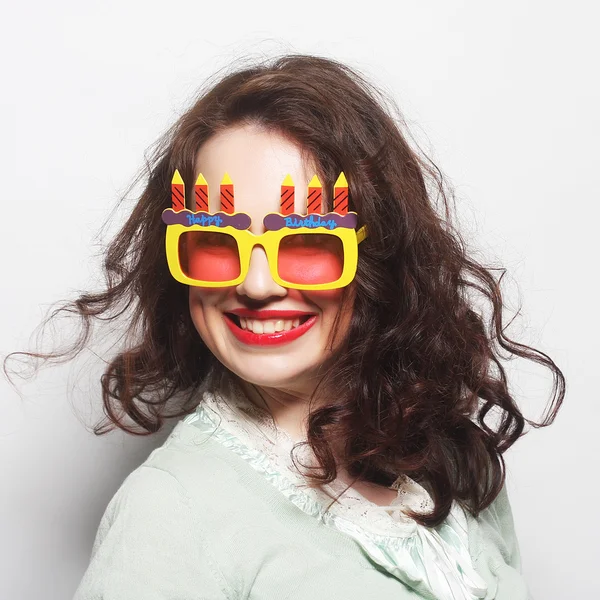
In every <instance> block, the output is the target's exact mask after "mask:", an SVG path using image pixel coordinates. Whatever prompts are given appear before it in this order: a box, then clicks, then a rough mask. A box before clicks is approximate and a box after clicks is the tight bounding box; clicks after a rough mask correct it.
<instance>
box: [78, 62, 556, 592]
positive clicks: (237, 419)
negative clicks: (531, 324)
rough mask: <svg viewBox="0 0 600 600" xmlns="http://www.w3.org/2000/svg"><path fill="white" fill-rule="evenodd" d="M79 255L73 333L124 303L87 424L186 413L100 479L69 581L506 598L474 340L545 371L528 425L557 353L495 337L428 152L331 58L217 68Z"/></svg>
mask: <svg viewBox="0 0 600 600" xmlns="http://www.w3.org/2000/svg"><path fill="white" fill-rule="evenodd" d="M314 175H316V176H317V177H313V176H314ZM288 176H289V177H288ZM346 181H347V185H348V187H347V188H346ZM346 191H347V192H348V193H349V206H348V205H347V203H346V201H345V198H346ZM436 198H439V199H440V201H441V204H442V208H443V212H444V217H442V216H440V215H439V214H438V213H437V211H436V207H435V200H436ZM307 214H310V217H311V218H310V219H309V218H308V216H307ZM202 215H204V220H202V218H201V217H202ZM274 215H275V216H274ZM311 219H313V220H311ZM315 223H317V225H315ZM263 234H264V235H263ZM256 236H262V237H256ZM165 237H166V240H167V242H166V245H165ZM165 248H166V252H165ZM105 266H106V273H107V284H108V285H107V289H106V291H105V292H103V293H101V294H92V295H86V296H83V297H81V298H80V299H79V300H78V302H77V303H76V310H77V311H78V312H79V314H80V315H81V317H82V318H83V323H84V327H83V329H82V338H81V340H79V342H81V343H83V342H85V339H86V336H87V334H88V332H89V325H90V323H91V320H92V319H93V318H95V317H103V318H116V317H117V316H119V315H120V314H122V312H123V310H126V309H128V310H132V320H131V324H130V326H129V334H130V337H129V338H128V339H129V340H130V344H129V346H128V347H127V348H125V349H123V351H122V352H121V353H119V354H118V355H117V356H116V357H115V358H114V360H113V361H112V362H111V363H110V364H109V366H108V368H107V370H106V373H105V375H104V377H103V380H102V386H103V396H104V404H105V408H106V411H107V415H108V423H105V424H102V425H101V426H99V427H98V428H97V433H99V434H101V433H105V432H107V431H108V430H110V429H111V428H114V427H115V426H117V427H120V428H122V429H124V430H126V431H130V432H132V433H147V434H150V433H153V432H156V431H157V430H159V429H160V428H161V427H162V425H163V423H164V420H165V419H166V418H169V417H181V416H183V415H187V416H185V417H184V418H183V419H182V420H181V421H179V422H178V423H177V425H176V427H175V429H174V430H173V432H172V433H171V435H170V436H169V438H168V439H167V441H166V442H165V444H164V445H163V446H162V447H160V448H158V449H157V450H155V451H154V452H152V454H151V455H150V456H149V458H148V459H147V460H146V461H145V463H144V464H143V465H142V466H141V467H139V468H138V469H136V470H135V471H134V472H133V473H132V474H131V475H130V476H129V477H128V478H127V479H126V480H125V482H124V483H123V485H122V486H121V488H120V489H119V490H118V492H117V493H116V495H115V496H114V498H113V499H112V501H111V502H110V504H109V506H108V508H107V510H106V512H105V514H104V517H103V519H102V521H101V523H100V527H99V530H98V534H97V536H96V540H95V543H94V547H93V550H92V557H91V562H90V566H89V568H88V570H87V572H86V573H85V575H84V577H83V579H82V581H81V584H80V586H79V588H78V590H77V593H76V595H75V598H76V600H91V599H92V598H103V599H104V600H117V599H125V598H127V599H128V600H131V599H134V598H139V599H140V600H141V599H142V598H143V599H144V600H148V599H175V598H178V599H182V600H184V599H188V598H189V599H190V600H191V599H192V598H194V599H199V598H210V599H219V598H223V599H224V598H249V599H269V598H275V597H277V598H289V599H300V598H302V599H305V598H314V599H317V598H318V599H320V598H323V599H325V598H327V599H328V600H331V599H334V598H340V599H341V598H344V599H349V598H357V599H358V598H361V599H363V598H377V599H384V598H390V599H394V600H400V599H404V598H406V599H408V598H430V599H443V600H446V599H448V600H450V599H452V600H458V599H460V600H463V599H464V600H466V599H474V598H497V599H499V600H502V599H506V600H509V599H510V600H518V599H524V598H527V597H528V592H527V587H526V584H525V582H524V580H523V577H522V575H521V570H520V557H519V550H518V544H517V540H516V536H515V532H514V528H513V522H512V517H511V511H510V505H509V502H508V498H507V495H506V489H505V486H504V462H503V458H502V454H503V453H504V452H505V451H506V450H507V449H508V448H509V447H510V446H511V445H512V444H513V443H514V442H515V441H516V440H517V439H518V438H519V437H520V435H521V434H522V433H523V430H524V425H525V422H526V419H525V418H524V417H523V415H522V414H521V412H520V411H519V409H518V407H517V406H516V404H515V402H514V401H513V399H512V397H511V395H510V393H509V391H508V384H507V380H506V377H505V372H504V370H503V368H502V366H501V363H500V361H499V352H498V351H499V348H502V349H504V350H505V351H506V352H507V353H510V354H513V355H516V356H520V357H523V358H527V359H530V360H534V361H536V362H538V363H540V364H542V365H544V366H546V367H548V368H549V369H550V370H551V372H552V374H553V377H554V389H553V398H552V403H551V406H550V410H549V413H548V417H547V418H546V420H545V421H544V422H543V423H541V424H534V425H536V426H540V425H547V424H550V423H551V422H552V421H553V419H554V417H555V415H556V412H557V410H558V408H559V407H560V403H561V402H562V399H563V396H564V379H563V375H562V373H561V371H560V370H559V369H558V367H557V366H556V365H555V364H554V363H553V361H552V360H551V359H550V358H548V357H547V356H546V355H544V354H542V353H541V352H539V351H537V350H534V349H532V348H529V347H527V346H524V345H520V344H518V343H517V342H514V341H512V340H510V339H509V338H507V337H506V336H505V335H504V332H503V327H504V326H503V321H502V308H503V305H502V298H501V294H500V290H499V285H498V282H497V281H496V280H495V278H494V277H493V276H492V274H491V273H490V271H489V270H487V269H486V268H484V267H483V266H481V265H479V264H478V263H477V262H475V261H474V260H473V259H471V258H469V257H468V255H467V253H466V250H465V248H464V244H463V242H462V240H461V238H460V235H459V234H458V232H456V231H455V230H454V229H453V228H452V226H451V224H450V212H449V208H448V203H447V200H446V196H445V192H444V186H443V185H442V182H441V180H440V179H439V177H438V176H437V175H436V170H435V167H434V166H433V165H430V164H428V163H427V162H426V161H425V160H423V159H420V158H419V157H418V156H417V154H416V153H415V152H414V151H413V150H411V149H410V147H409V145H408V144H407V142H406V140H405V139H404V137H403V135H402V133H401V131H400V129H399V127H398V125H397V123H396V121H395V120H394V119H393V118H392V116H390V114H388V112H386V110H385V109H384V107H383V103H382V102H381V100H380V99H379V97H378V94H377V92H376V91H375V90H373V89H372V88H370V87H369V86H368V84H367V83H365V82H364V81H363V80H362V79H361V78H360V77H359V76H358V75H357V74H355V73H353V72H352V71H351V70H349V69H348V68H346V67H344V66H342V65H340V64H338V63H335V62H333V61H329V60H326V59H321V58H314V57H306V56H291V57H283V58H280V59H278V60H276V61H274V62H273V63H271V64H267V65H259V66H255V67H253V68H249V69H246V70H241V71H238V72H235V73H233V74H231V75H227V76H225V77H224V78H223V79H221V80H220V81H219V82H218V83H217V84H216V85H214V86H213V87H212V88H210V89H209V90H207V91H206V92H205V93H203V94H202V95H201V97H200V98H199V99H198V100H197V102H196V103H195V104H194V106H193V107H192V108H191V109H190V110H189V111H188V112H187V113H186V114H184V115H183V116H182V117H181V119H180V120H179V121H178V123H177V124H176V125H175V126H174V127H173V129H172V130H171V131H170V132H169V133H168V134H167V136H166V137H165V139H164V141H163V144H162V145H160V147H159V148H158V150H157V151H156V153H155V156H154V157H153V159H152V160H151V163H150V168H149V173H148V181H147V185H146V188H145V190H144V192H143V194H142V196H141V198H140V200H139V202H138V203H137V205H136V207H135V209H134V210H133V213H132V214H131V216H130V218H129V219H128V221H127V222H126V224H125V225H124V227H123V229H122V230H121V232H120V233H119V234H118V235H117V237H116V238H115V240H114V242H113V244H112V245H111V247H110V248H109V251H108V255H107V259H106V263H105ZM474 293H479V295H480V297H482V298H483V299H484V300H486V301H489V302H490V303H491V308H492V319H491V321H490V324H489V327H486V325H485V319H484V316H482V315H481V314H479V313H478V311H477V310H476V309H475V301H476V298H475V297H474Z"/></svg>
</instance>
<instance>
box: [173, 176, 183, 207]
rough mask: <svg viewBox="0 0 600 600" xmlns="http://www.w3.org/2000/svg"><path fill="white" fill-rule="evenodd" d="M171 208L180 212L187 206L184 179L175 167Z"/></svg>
mask: <svg viewBox="0 0 600 600" xmlns="http://www.w3.org/2000/svg"><path fill="white" fill-rule="evenodd" d="M171 208H172V209H173V210H174V211H175V212H179V211H180V210H183V209H184V208H185V192H184V189H183V179H181V175H180V174H179V171H178V170H177V169H175V173H174V174H173V179H171Z"/></svg>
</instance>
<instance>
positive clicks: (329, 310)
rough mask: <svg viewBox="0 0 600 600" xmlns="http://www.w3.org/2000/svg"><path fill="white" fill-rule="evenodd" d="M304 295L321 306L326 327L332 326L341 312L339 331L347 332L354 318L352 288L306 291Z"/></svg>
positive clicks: (340, 332) (314, 303)
mask: <svg viewBox="0 0 600 600" xmlns="http://www.w3.org/2000/svg"><path fill="white" fill-rule="evenodd" d="M303 295H304V297H305V298H306V300H307V301H308V302H309V303H310V304H313V305H316V306H318V307H319V309H320V311H321V314H322V318H323V324H324V326H325V327H332V326H333V323H334V321H335V319H336V316H337V315H338V313H340V312H341V314H340V319H339V322H338V332H339V334H342V335H343V334H344V333H345V332H346V330H347V329H348V325H349V323H350V319H351V318H352V308H353V304H354V302H353V298H354V293H353V290H352V289H349V290H344V289H343V288H339V289H335V290H315V291H310V292H308V291H305V292H304V293H303ZM345 296H346V297H345Z"/></svg>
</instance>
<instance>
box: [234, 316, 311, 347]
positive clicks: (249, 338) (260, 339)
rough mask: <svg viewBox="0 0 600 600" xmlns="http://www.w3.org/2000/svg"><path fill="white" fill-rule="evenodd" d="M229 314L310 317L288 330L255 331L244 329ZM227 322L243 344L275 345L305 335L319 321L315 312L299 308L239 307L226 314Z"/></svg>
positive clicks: (289, 317) (261, 317) (286, 317)
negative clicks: (265, 308) (257, 308)
mask: <svg viewBox="0 0 600 600" xmlns="http://www.w3.org/2000/svg"><path fill="white" fill-rule="evenodd" d="M229 315H236V316H237V317H244V318H247V319H261V320H267V319H268V320H275V319H298V318H303V317H307V316H308V319H307V320H306V321H305V322H304V323H301V324H300V325H298V327H294V328H292V329H290V330H288V331H276V332H275V333H254V332H253V331H249V330H247V329H242V328H241V327H240V326H239V325H238V324H237V322H236V321H235V320H234V319H233V318H232V317H231V316H229ZM224 318H225V323H227V326H228V327H229V330H230V331H231V332H232V333H233V335H234V336H235V337H236V338H237V339H238V340H239V341H240V342H242V343H243V344H247V345H249V346H274V345H276V344H287V343H289V342H292V341H294V340H296V339H298V338H299V337H300V336H301V335H304V334H305V333H306V332H307V331H308V330H309V329H310V328H311V327H312V326H313V325H314V324H315V323H316V321H317V315H315V314H314V313H308V312H303V311H299V310H250V309H247V308H237V309H235V310H231V311H228V312H227V313H225V314H224Z"/></svg>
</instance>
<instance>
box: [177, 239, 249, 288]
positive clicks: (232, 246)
mask: <svg viewBox="0 0 600 600" xmlns="http://www.w3.org/2000/svg"><path fill="white" fill-rule="evenodd" d="M179 261H180V263H181V270H182V271H183V273H184V274H185V275H186V276H187V277H190V278H191V279H196V280H197V281H212V282H219V281H232V280H234V279H237V278H238V277H239V276H240V252H239V250H238V245H237V241H236V239H235V238H234V237H232V236H231V235H229V234H228V233H221V232H219V231H185V232H184V233H182V234H181V236H180V237H179Z"/></svg>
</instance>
